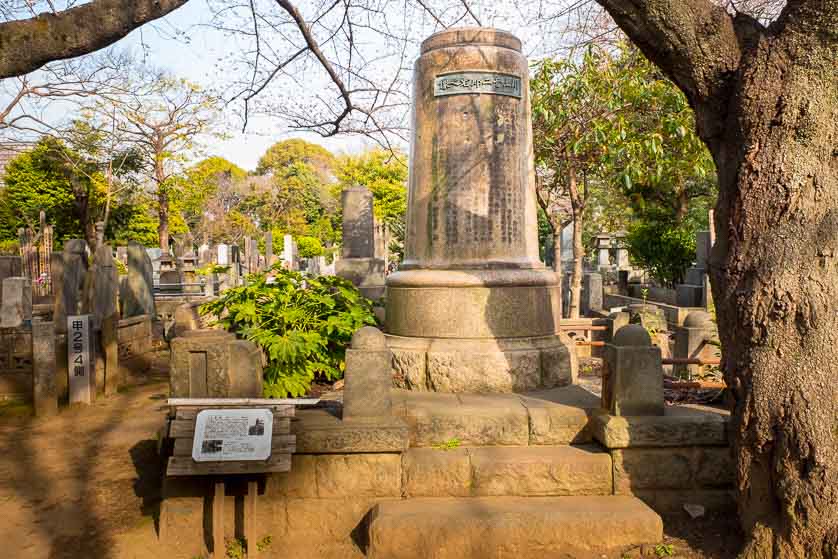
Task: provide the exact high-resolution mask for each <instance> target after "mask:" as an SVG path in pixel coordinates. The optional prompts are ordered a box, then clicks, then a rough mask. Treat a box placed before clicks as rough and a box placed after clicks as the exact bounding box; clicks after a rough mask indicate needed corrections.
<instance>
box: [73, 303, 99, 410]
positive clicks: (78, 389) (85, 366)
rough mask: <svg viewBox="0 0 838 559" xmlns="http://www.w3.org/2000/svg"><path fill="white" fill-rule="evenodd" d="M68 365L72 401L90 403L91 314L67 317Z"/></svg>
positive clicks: (91, 376)
mask: <svg viewBox="0 0 838 559" xmlns="http://www.w3.org/2000/svg"><path fill="white" fill-rule="evenodd" d="M67 365H68V372H69V376H70V380H69V385H70V403H75V402H83V403H90V401H91V399H92V396H93V394H92V390H91V384H92V378H93V375H92V374H91V355H90V315H89V314H84V315H78V316H68V317H67Z"/></svg>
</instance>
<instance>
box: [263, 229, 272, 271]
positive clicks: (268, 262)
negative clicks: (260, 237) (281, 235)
mask: <svg viewBox="0 0 838 559" xmlns="http://www.w3.org/2000/svg"><path fill="white" fill-rule="evenodd" d="M273 264H274V236H273V233H271V232H270V231H268V232H267V233H265V268H266V269H267V268H270V267H271V266H273Z"/></svg>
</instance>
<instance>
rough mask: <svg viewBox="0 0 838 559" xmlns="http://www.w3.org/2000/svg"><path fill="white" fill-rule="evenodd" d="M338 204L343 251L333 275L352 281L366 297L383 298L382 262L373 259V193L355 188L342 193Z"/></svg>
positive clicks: (360, 187) (361, 187)
mask: <svg viewBox="0 0 838 559" xmlns="http://www.w3.org/2000/svg"><path fill="white" fill-rule="evenodd" d="M340 200H341V207H342V209H343V230H342V232H343V241H342V242H343V250H342V251H341V259H340V260H338V261H337V264H336V266H335V273H336V274H337V275H338V276H341V277H343V278H346V279H348V280H349V281H351V282H352V283H353V284H354V285H355V286H356V287H357V288H358V289H359V290H360V291H361V293H363V294H364V296H365V297H369V298H370V299H379V298H381V296H382V295H383V294H384V260H383V259H381V258H376V257H375V220H374V218H373V205H372V203H373V198H372V192H370V191H369V190H368V189H366V188H364V187H363V186H359V185H355V186H351V187H349V188H347V189H346V190H344V191H343V192H342V193H341V196H340Z"/></svg>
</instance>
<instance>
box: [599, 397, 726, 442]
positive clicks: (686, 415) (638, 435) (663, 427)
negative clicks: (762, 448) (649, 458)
mask: <svg viewBox="0 0 838 559" xmlns="http://www.w3.org/2000/svg"><path fill="white" fill-rule="evenodd" d="M727 424H728V417H727V414H723V413H720V412H718V411H717V410H702V409H695V408H685V407H682V406H675V407H667V408H666V413H665V415H663V416H631V417H625V416H624V417H620V416H614V415H610V414H607V413H605V412H600V413H596V414H595V415H594V417H593V419H592V421H591V429H592V431H593V435H594V437H595V438H596V440H597V441H599V442H600V443H602V444H603V445H604V446H605V447H606V448H628V447H668V446H706V445H726V444H727V442H728V434H727Z"/></svg>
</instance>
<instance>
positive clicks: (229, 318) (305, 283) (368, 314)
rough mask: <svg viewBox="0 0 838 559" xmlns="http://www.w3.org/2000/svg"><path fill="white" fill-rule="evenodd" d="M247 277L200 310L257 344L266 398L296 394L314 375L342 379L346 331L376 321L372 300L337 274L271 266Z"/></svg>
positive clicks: (349, 335) (303, 390) (305, 389)
mask: <svg viewBox="0 0 838 559" xmlns="http://www.w3.org/2000/svg"><path fill="white" fill-rule="evenodd" d="M247 279H248V283H247V285H245V286H242V287H235V288H232V289H228V290H227V291H225V292H224V293H223V294H222V295H221V297H219V298H218V299H216V300H215V301H211V302H209V303H206V304H204V305H202V306H201V309H200V310H201V313H202V314H209V315H215V316H217V317H219V318H218V321H219V322H220V323H221V324H222V325H223V326H224V327H225V328H226V329H227V330H229V331H231V332H235V333H236V334H237V335H239V336H241V337H243V338H246V339H248V340H251V341H253V342H254V343H256V344H257V345H259V347H261V348H262V350H263V351H264V353H265V355H266V356H267V360H268V364H267V366H266V367H265V370H264V379H265V384H264V394H265V396H267V397H270V398H284V397H288V396H291V397H298V396H302V395H303V394H305V393H306V392H308V390H309V388H310V387H311V383H312V382H313V381H314V380H315V379H316V378H320V379H326V380H336V379H339V378H340V377H342V376H343V371H344V368H345V362H344V356H345V352H346V348H347V346H348V345H349V342H350V340H351V338H352V334H353V333H354V332H355V330H357V329H358V328H361V327H362V326H365V325H369V324H372V325H375V324H376V320H375V315H374V314H373V310H372V302H371V301H369V300H368V299H366V298H364V297H363V296H362V295H361V294H360V293H359V292H358V290H357V289H356V288H355V286H353V285H352V284H351V283H350V282H348V281H347V280H345V279H343V278H339V277H336V276H319V277H315V278H306V277H304V276H302V275H301V274H299V273H297V272H293V271H290V270H283V269H282V268H281V266H279V265H277V266H274V267H273V268H272V269H271V270H270V271H269V272H268V273H267V274H253V275H250V276H248V278H247Z"/></svg>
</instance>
